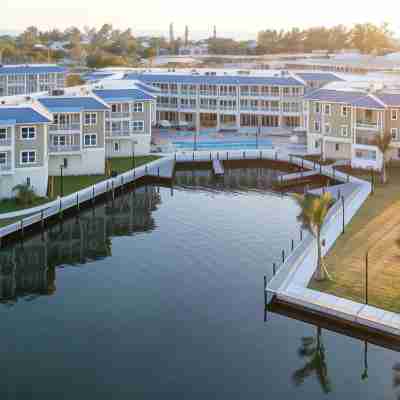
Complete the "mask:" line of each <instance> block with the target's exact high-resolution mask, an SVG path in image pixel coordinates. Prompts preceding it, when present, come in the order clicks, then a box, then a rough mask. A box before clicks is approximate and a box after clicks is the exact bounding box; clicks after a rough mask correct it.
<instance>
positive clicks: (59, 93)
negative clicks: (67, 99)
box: [51, 89, 65, 96]
mask: <svg viewBox="0 0 400 400" xmlns="http://www.w3.org/2000/svg"><path fill="white" fill-rule="evenodd" d="M64 94H65V91H64V90H63V89H54V90H52V91H51V95H52V96H64Z"/></svg>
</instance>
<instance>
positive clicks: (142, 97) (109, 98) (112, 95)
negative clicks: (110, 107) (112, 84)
mask: <svg viewBox="0 0 400 400" xmlns="http://www.w3.org/2000/svg"><path fill="white" fill-rule="evenodd" d="M93 93H94V94H95V95H96V96H98V97H100V98H101V99H102V100H104V101H106V102H130V101H138V100H139V101H152V100H154V97H153V96H152V95H150V94H148V93H146V92H145V91H143V90H140V89H117V88H116V89H97V90H94V91H93Z"/></svg>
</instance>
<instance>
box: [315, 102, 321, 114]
mask: <svg viewBox="0 0 400 400" xmlns="http://www.w3.org/2000/svg"><path fill="white" fill-rule="evenodd" d="M315 112H316V113H317V114H319V113H320V112H321V104H319V103H315Z"/></svg>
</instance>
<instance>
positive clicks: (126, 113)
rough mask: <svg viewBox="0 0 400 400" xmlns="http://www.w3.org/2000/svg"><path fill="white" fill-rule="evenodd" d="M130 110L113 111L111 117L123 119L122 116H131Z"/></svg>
mask: <svg viewBox="0 0 400 400" xmlns="http://www.w3.org/2000/svg"><path fill="white" fill-rule="evenodd" d="M129 116H130V114H129V112H112V113H111V118H112V119H121V118H129Z"/></svg>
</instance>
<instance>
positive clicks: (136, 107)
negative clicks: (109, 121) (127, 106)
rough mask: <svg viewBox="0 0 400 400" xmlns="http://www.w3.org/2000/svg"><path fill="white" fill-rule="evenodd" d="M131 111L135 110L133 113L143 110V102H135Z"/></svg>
mask: <svg viewBox="0 0 400 400" xmlns="http://www.w3.org/2000/svg"><path fill="white" fill-rule="evenodd" d="M133 112H135V113H141V112H143V103H135V104H134V105H133Z"/></svg>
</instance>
